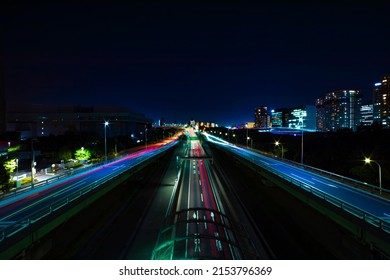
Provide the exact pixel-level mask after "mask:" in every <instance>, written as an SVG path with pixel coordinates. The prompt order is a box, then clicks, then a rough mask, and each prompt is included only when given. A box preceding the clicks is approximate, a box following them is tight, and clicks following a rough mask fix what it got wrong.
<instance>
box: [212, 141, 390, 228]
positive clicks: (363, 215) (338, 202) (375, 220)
mask: <svg viewBox="0 0 390 280" xmlns="http://www.w3.org/2000/svg"><path fill="white" fill-rule="evenodd" d="M218 146H219V147H220V148H224V149H227V150H228V151H230V152H232V153H234V154H235V155H238V156H239V157H241V158H244V159H246V160H247V161H249V162H251V163H253V164H255V165H257V166H259V167H261V168H263V169H265V170H267V171H269V172H271V173H273V174H275V175H276V176H278V177H280V178H283V179H284V180H286V181H288V182H290V183H292V184H294V185H296V186H298V187H300V188H302V189H304V190H306V191H308V192H310V193H312V194H313V195H315V196H317V197H320V198H322V199H324V200H325V201H327V202H329V203H331V204H333V205H335V206H337V207H339V208H341V209H343V210H345V211H347V212H349V213H350V214H352V215H354V216H356V217H358V218H360V219H362V220H364V221H365V222H367V223H369V224H371V225H373V226H375V227H378V228H380V229H381V230H383V231H385V232H386V233H390V222H388V221H385V220H383V219H381V218H379V217H377V216H375V215H373V214H370V213H368V212H367V211H365V210H363V209H361V208H359V207H357V206H355V205H353V204H350V203H348V202H346V201H343V200H342V199H339V198H338V197H335V196H333V195H330V194H328V193H326V192H323V191H321V190H318V189H316V188H314V187H312V186H310V185H309V184H306V183H303V182H301V181H299V180H296V179H294V178H292V177H291V176H288V175H286V174H284V173H282V172H280V171H278V170H276V169H274V168H272V167H271V166H268V165H266V164H263V163H262V162H261V161H256V160H254V159H252V158H250V157H249V156H248V157H246V156H244V155H242V154H239V153H237V152H236V151H235V150H234V149H230V148H227V146H226V145H218ZM252 153H255V152H253V151H252ZM259 155H260V154H259ZM313 169H315V168H314V167H313ZM317 170H320V169H317ZM326 173H328V175H333V176H334V175H336V174H334V173H330V172H326ZM340 177H343V176H340ZM343 178H344V179H345V180H346V179H347V177H343ZM348 179H349V181H352V182H354V183H356V182H359V181H357V180H354V179H350V178H348ZM361 184H364V183H362V182H361ZM346 186H347V185H346ZM372 187H374V186H372Z"/></svg>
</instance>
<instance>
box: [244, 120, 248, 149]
mask: <svg viewBox="0 0 390 280" xmlns="http://www.w3.org/2000/svg"><path fill="white" fill-rule="evenodd" d="M245 127H246V147H247V148H248V141H249V137H248V123H246V124H245Z"/></svg>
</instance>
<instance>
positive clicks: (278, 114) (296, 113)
mask: <svg viewBox="0 0 390 280" xmlns="http://www.w3.org/2000/svg"><path fill="white" fill-rule="evenodd" d="M271 124H272V127H273V128H277V127H288V128H294V129H302V128H304V129H311V130H316V108H315V106H312V105H307V106H298V107H295V108H281V109H275V110H271Z"/></svg>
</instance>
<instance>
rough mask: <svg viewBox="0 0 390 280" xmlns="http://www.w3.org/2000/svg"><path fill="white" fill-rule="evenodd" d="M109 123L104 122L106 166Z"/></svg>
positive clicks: (105, 162)
mask: <svg viewBox="0 0 390 280" xmlns="http://www.w3.org/2000/svg"><path fill="white" fill-rule="evenodd" d="M108 124H109V123H108V121H105V122H104V164H107V126H108Z"/></svg>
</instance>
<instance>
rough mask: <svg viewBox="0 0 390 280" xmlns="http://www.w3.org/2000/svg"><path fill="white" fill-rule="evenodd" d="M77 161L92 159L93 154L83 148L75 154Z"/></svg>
mask: <svg viewBox="0 0 390 280" xmlns="http://www.w3.org/2000/svg"><path fill="white" fill-rule="evenodd" d="M74 156H75V159H77V160H88V159H89V158H90V157H91V152H90V151H89V150H87V149H84V148H81V149H78V150H76V152H75V153H74Z"/></svg>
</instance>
